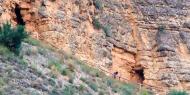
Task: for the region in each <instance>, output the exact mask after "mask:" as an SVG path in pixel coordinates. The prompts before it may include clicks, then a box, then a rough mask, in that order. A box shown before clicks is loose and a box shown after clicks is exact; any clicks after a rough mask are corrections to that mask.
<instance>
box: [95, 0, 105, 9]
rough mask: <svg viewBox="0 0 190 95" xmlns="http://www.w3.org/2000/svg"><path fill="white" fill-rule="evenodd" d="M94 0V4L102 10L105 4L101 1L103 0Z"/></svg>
mask: <svg viewBox="0 0 190 95" xmlns="http://www.w3.org/2000/svg"><path fill="white" fill-rule="evenodd" d="M93 1H94V6H95V7H96V8H97V9H99V10H102V9H103V4H102V2H101V0H93Z"/></svg>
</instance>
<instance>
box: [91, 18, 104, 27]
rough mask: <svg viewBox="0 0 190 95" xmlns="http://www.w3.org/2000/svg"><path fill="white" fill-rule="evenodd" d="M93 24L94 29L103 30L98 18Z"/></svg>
mask: <svg viewBox="0 0 190 95" xmlns="http://www.w3.org/2000/svg"><path fill="white" fill-rule="evenodd" d="M92 24H93V26H94V28H96V29H101V28H102V25H101V23H100V22H99V21H98V19H97V18H94V19H93V21H92Z"/></svg>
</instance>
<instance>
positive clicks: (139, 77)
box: [133, 67, 145, 83]
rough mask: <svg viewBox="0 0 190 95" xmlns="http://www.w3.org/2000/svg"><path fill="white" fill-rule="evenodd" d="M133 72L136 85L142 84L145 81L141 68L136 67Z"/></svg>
mask: <svg viewBox="0 0 190 95" xmlns="http://www.w3.org/2000/svg"><path fill="white" fill-rule="evenodd" d="M133 71H134V80H135V81H136V82H138V83H143V81H144V80H145V77H144V69H143V68H142V67H136V68H133Z"/></svg>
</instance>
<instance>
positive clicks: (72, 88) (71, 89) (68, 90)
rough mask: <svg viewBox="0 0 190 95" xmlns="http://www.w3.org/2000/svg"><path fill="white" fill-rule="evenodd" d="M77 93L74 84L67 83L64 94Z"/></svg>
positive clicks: (71, 94) (72, 94)
mask: <svg viewBox="0 0 190 95" xmlns="http://www.w3.org/2000/svg"><path fill="white" fill-rule="evenodd" d="M75 93H76V88H75V86H73V85H67V86H65V88H64V89H63V93H62V95H74V94H75Z"/></svg>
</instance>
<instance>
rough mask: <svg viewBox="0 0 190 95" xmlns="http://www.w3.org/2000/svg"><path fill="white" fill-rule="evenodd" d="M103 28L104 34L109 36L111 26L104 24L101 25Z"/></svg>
mask: <svg viewBox="0 0 190 95" xmlns="http://www.w3.org/2000/svg"><path fill="white" fill-rule="evenodd" d="M102 28H103V30H104V32H105V34H106V36H107V37H111V35H112V34H111V26H110V25H106V26H104V27H102Z"/></svg>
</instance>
